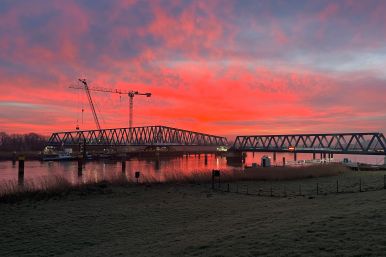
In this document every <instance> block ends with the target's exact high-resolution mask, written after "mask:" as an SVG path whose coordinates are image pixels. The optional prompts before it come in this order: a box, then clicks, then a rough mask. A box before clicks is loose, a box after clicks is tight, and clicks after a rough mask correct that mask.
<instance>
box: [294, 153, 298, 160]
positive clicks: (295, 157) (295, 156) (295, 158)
mask: <svg viewBox="0 0 386 257" xmlns="http://www.w3.org/2000/svg"><path fill="white" fill-rule="evenodd" d="M297 160H298V156H297V154H296V152H294V161H297Z"/></svg>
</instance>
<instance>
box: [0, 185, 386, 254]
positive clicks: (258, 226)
mask: <svg viewBox="0 0 386 257" xmlns="http://www.w3.org/2000/svg"><path fill="white" fill-rule="evenodd" d="M247 183H248V184H249V186H250V187H251V188H253V185H255V184H256V183H255V182H247ZM292 183H294V182H292ZM209 188H210V185H165V184H164V185H153V186H150V187H147V186H128V187H108V188H107V189H105V190H104V191H105V193H90V194H86V195H82V194H79V193H72V194H70V195H68V196H64V197H59V198H58V197H56V198H51V199H48V200H40V201H35V200H24V201H22V202H19V203H16V204H4V203H3V204H0V210H1V211H0V222H1V230H0V239H1V240H0V256H49V255H51V256H384V255H385V253H386V240H385V236H386V213H385V210H386V190H381V191H372V192H363V193H349V194H337V195H335V194H330V195H327V196H316V197H287V198H280V197H273V198H271V197H258V196H251V195H245V194H235V193H225V192H213V191H211V190H210V189H209Z"/></svg>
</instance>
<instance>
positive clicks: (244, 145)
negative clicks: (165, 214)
mask: <svg viewBox="0 0 386 257" xmlns="http://www.w3.org/2000/svg"><path fill="white" fill-rule="evenodd" d="M230 150H231V151H243V152H299V153H333V154H363V155H386V140H385V137H384V135H383V134H382V133H336V134H298V135H251V136H238V137H237V138H236V140H235V142H234V144H233V145H232V147H231V148H230Z"/></svg>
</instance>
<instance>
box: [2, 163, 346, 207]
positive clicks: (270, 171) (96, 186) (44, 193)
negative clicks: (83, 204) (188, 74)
mask: <svg viewBox="0 0 386 257" xmlns="http://www.w3.org/2000/svg"><path fill="white" fill-rule="evenodd" d="M344 172H347V169H346V168H345V167H343V166H341V165H338V164H329V165H317V166H305V167H271V168H260V169H248V170H246V171H240V170H231V171H226V172H221V181H223V182H224V183H232V182H237V181H275V180H277V181H281V180H295V179H302V178H303V179H304V178H317V177H328V176H336V175H339V174H342V173H344ZM211 180H212V174H211V172H210V171H206V172H202V171H200V172H198V171H197V172H193V173H190V174H186V173H183V172H167V173H165V174H164V177H163V178H162V181H160V180H159V178H156V177H152V176H150V175H146V174H144V175H142V177H141V178H140V179H139V183H140V184H159V183H166V184H205V183H206V184H209V183H210V182H211ZM136 183H137V182H136V180H135V179H134V178H130V177H128V176H127V175H125V174H122V175H120V176H109V177H106V178H102V179H100V180H98V181H95V180H88V181H85V182H80V183H76V184H72V183H70V182H69V181H67V180H66V179H64V178H63V177H58V176H50V177H42V178H40V179H35V180H26V181H25V182H24V184H23V186H20V185H19V184H18V183H17V181H8V182H6V183H3V184H1V185H0V201H2V202H14V201H19V200H22V199H41V198H47V197H52V196H61V195H67V194H69V193H71V192H79V193H87V192H99V191H101V192H104V191H105V188H106V187H107V186H110V187H111V186H126V185H127V186H130V185H133V184H136Z"/></svg>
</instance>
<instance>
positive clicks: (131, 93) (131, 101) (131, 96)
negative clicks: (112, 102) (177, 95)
mask: <svg viewBox="0 0 386 257" xmlns="http://www.w3.org/2000/svg"><path fill="white" fill-rule="evenodd" d="M79 81H81V82H82V83H83V81H82V80H80V79H79ZM84 81H85V80H84ZM83 85H85V87H84V88H85V90H86V92H88V95H87V96H89V94H90V92H89V91H99V92H105V93H112V94H119V95H127V96H128V97H129V107H130V109H129V128H132V127H133V109H134V107H133V106H134V96H136V95H143V96H146V97H151V93H140V92H138V91H133V90H121V89H109V88H102V87H88V86H87V87H86V85H87V83H86V84H85V83H83ZM70 88H74V89H83V88H82V87H79V86H70ZM86 88H87V89H86ZM90 99H91V96H90V97H89V101H90ZM91 103H92V100H91V101H90V105H91ZM91 108H92V109H93V110H94V111H93V113H95V109H94V108H93V105H92V107H91ZM94 119H95V120H96V121H97V120H98V117H97V116H96V113H95V115H94Z"/></svg>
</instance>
